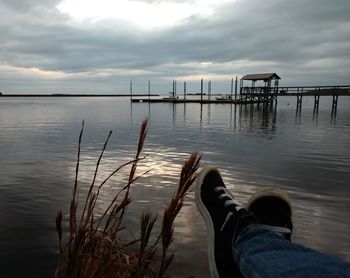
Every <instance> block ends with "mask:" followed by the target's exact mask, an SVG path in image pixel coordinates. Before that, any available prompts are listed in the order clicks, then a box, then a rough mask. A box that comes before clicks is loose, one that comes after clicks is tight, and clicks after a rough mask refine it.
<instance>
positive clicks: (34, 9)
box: [0, 0, 350, 92]
mask: <svg viewBox="0 0 350 278" xmlns="http://www.w3.org/2000/svg"><path fill="white" fill-rule="evenodd" d="M144 1H145V2H149V3H153V4H156V3H159V2H160V1H156V0H155V1H152V0H144ZM28 2H29V1H25V0H16V1H13V0H11V1H10V0H2V1H0V7H1V9H0V16H1V18H2V23H1V25H0V35H1V37H2V41H1V42H0V45H1V48H0V74H1V73H2V74H1V76H2V77H1V82H2V84H3V86H5V89H7V90H10V91H16V86H17V87H18V88H22V87H21V85H20V84H22V83H24V82H28V84H32V85H31V86H34V87H35V86H37V87H38V88H40V90H41V91H43V92H44V91H45V86H47V87H46V88H51V87H52V88H55V89H58V88H59V87H60V86H63V87H64V88H66V87H67V86H68V88H71V89H72V90H75V91H77V90H79V86H81V87H80V90H84V86H86V84H87V83H86V82H88V84H89V89H90V88H93V89H94V90H95V91H96V90H99V88H101V84H103V90H105V91H108V86H110V87H111V89H110V90H111V91H112V87H113V86H117V85H118V83H119V84H120V83H122V82H126V80H129V79H139V80H142V79H144V80H147V79H148V78H152V79H160V80H171V79H172V78H176V77H185V76H190V75H191V76H200V75H210V76H215V75H216V76H218V78H219V77H220V78H223V77H225V76H234V75H242V74H245V73H248V72H265V71H268V72H270V71H276V72H278V73H279V74H280V75H282V77H284V79H285V81H284V80H282V81H283V82H285V83H284V84H288V83H289V85H291V84H295V82H299V83H303V84H314V83H317V82H321V83H322V84H325V83H328V84H330V83H339V82H340V83H349V81H350V80H349V76H350V59H349V58H350V49H349V48H350V39H349V36H348V34H349V33H350V16H349V14H348V11H349V10H350V2H349V1H348V0H335V1H333V2H332V3H330V2H329V1H324V0H309V1H307V2H305V1H302V0H296V1H286V0H283V1H282V0H272V1H268V2H265V3H264V5H261V1H258V0H249V1H243V0H237V1H235V2H232V3H226V4H222V5H221V6H219V7H217V9H216V10H215V12H214V13H213V14H212V15H211V16H210V17H204V16H200V15H194V16H192V17H189V18H187V19H186V20H184V21H183V22H182V24H180V25H177V26H171V27H168V28H158V29H154V30H151V31H145V30H141V29H138V28H137V27H135V26H132V25H128V24H127V23H126V22H123V21H115V20H100V21H98V22H94V23H91V22H87V21H85V22H84V21H82V22H76V21H73V20H72V19H71V18H70V17H69V16H68V15H64V14H61V13H60V12H59V11H58V10H57V9H56V5H57V4H58V3H59V2H60V1H56V0H50V1H47V0H45V1H44V0H43V1H40V0H36V1H30V5H29V3H28ZM162 2H163V1H162ZM166 2H169V1H166ZM170 2H171V1H170ZM176 2H177V1H176ZM183 2H192V1H185V0H184V1H183ZM9 67H10V68H14V69H18V70H14V71H13V72H12V75H7V74H5V71H8V68H9ZM30 68H36V69H39V70H42V71H50V72H60V73H62V76H61V77H59V78H57V77H50V76H45V77H40V76H35V74H34V75H33V74H28V73H26V72H25V71H24V70H23V69H30ZM4 76H6V78H5V77H4ZM18 80H22V83H21V82H19V81H18ZM87 80H88V81H87ZM116 80H117V81H116ZM63 83H64V85H63ZM16 84H17V85H16ZM69 86H71V87H69ZM123 86H124V85H123ZM123 86H120V88H122V89H123V90H124V87H123ZM114 88H115V87H114ZM122 89H121V90H122ZM1 90H3V89H1ZM19 90H22V89H19ZM38 90H39V89H38ZM113 90H115V89H113ZM3 91H4V90H3Z"/></svg>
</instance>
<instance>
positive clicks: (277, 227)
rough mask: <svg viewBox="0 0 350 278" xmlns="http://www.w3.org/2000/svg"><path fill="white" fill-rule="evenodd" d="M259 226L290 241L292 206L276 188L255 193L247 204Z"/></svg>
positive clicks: (263, 189)
mask: <svg viewBox="0 0 350 278" xmlns="http://www.w3.org/2000/svg"><path fill="white" fill-rule="evenodd" d="M247 208H248V210H250V211H251V212H252V213H253V214H254V215H255V217H256V218H258V219H259V222H260V224H262V225H263V226H265V227H266V228H267V229H269V230H272V231H275V232H277V233H279V234H281V235H282V236H283V237H285V238H286V239H288V240H291V236H292V231H293V222H292V205H291V202H290V199H289V197H288V194H287V193H286V192H285V191H283V190H281V189H279V188H278V187H265V188H262V189H260V190H258V191H257V192H255V193H254V194H253V195H252V196H251V197H250V199H249V201H248V204H247Z"/></svg>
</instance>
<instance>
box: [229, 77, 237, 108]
mask: <svg viewBox="0 0 350 278" xmlns="http://www.w3.org/2000/svg"><path fill="white" fill-rule="evenodd" d="M237 86H238V77H237V76H236V83H235V103H236V101H237ZM231 100H232V96H231Z"/></svg>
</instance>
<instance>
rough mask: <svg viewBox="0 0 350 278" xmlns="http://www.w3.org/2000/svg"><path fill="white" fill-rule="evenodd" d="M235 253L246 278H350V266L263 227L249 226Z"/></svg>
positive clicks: (237, 242) (239, 239) (238, 240)
mask: <svg viewBox="0 0 350 278" xmlns="http://www.w3.org/2000/svg"><path fill="white" fill-rule="evenodd" d="M232 250H233V257H234V259H235V262H236V264H237V265H238V267H239V269H240V271H241V273H242V274H243V275H244V276H245V277H283V278H287V277H317V278H319V277H350V263H346V262H344V261H343V260H341V259H339V258H337V257H333V256H330V255H326V254H323V253H320V252H317V251H315V250H312V249H309V248H306V247H304V246H302V245H300V244H295V243H291V242H290V241H288V240H286V239H285V238H283V237H282V236H280V235H279V234H277V233H275V232H272V231H269V230H267V229H265V228H262V227H260V225H259V224H256V225H249V226H247V227H246V228H245V229H244V230H243V231H242V232H241V233H240V234H239V235H238V237H237V239H236V241H235V242H234V244H233V248H232Z"/></svg>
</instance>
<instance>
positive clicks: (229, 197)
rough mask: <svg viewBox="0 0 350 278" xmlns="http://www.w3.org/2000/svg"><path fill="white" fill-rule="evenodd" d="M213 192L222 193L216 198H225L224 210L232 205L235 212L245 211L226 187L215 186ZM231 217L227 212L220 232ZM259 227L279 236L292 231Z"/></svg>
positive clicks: (269, 226) (284, 228)
mask: <svg viewBox="0 0 350 278" xmlns="http://www.w3.org/2000/svg"><path fill="white" fill-rule="evenodd" d="M214 191H215V192H219V191H223V193H221V194H220V195H219V197H218V198H219V199H220V200H222V199H224V198H227V200H226V201H225V202H224V207H225V208H227V207H228V206H230V205H234V206H235V207H234V209H235V210H236V211H237V212H238V211H240V210H241V209H245V208H244V207H243V206H242V204H241V203H240V202H238V201H237V200H236V199H234V198H233V197H232V195H231V194H230V193H229V191H228V190H227V188H226V187H223V186H217V187H215V188H214ZM233 215H234V213H233V212H232V211H229V212H228V213H227V215H226V217H225V221H224V223H223V224H222V226H221V229H220V231H221V232H222V231H223V230H224V228H225V226H226V224H227V223H228V221H229V220H230V218H231V217H232V216H233ZM260 227H262V228H264V229H267V230H270V231H273V232H276V233H279V234H291V233H292V231H291V230H290V229H288V228H286V227H278V226H271V225H263V224H260Z"/></svg>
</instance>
